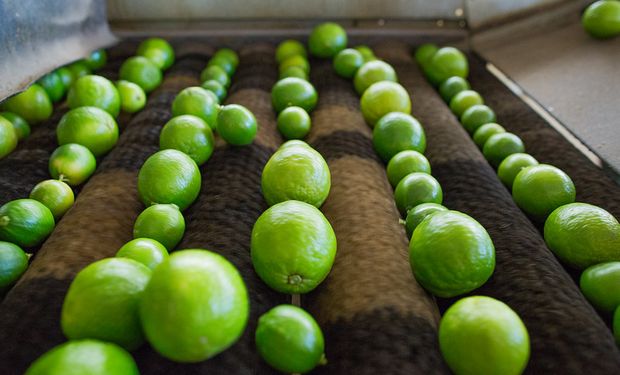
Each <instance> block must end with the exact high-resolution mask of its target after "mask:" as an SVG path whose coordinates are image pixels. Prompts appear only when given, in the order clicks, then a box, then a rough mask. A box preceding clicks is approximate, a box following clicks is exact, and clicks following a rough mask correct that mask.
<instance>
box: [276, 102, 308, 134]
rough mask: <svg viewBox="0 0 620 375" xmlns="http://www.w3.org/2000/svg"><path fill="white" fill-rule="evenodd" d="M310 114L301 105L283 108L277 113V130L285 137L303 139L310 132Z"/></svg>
mask: <svg viewBox="0 0 620 375" xmlns="http://www.w3.org/2000/svg"><path fill="white" fill-rule="evenodd" d="M311 125H312V121H311V120H310V115H309V114H308V112H306V111H305V110H304V109H303V108H301V107H288V108H285V109H284V110H283V111H282V112H280V114H279V115H278V130H279V131H280V134H282V136H284V138H286V139H303V138H305V137H306V135H308V133H309V132H310V127H311Z"/></svg>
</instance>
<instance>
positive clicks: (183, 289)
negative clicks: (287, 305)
mask: <svg viewBox="0 0 620 375" xmlns="http://www.w3.org/2000/svg"><path fill="white" fill-rule="evenodd" d="M248 315H249V302H248V292H247V290H246V287H245V284H244V283H243V279H242V278H241V276H240V275H239V271H237V269H236V268H235V266H233V265H232V264H231V263H230V262H229V261H227V260H226V259H225V258H224V257H222V256H221V255H218V254H215V253H213V252H210V251H206V250H182V251H177V252H176V253H174V254H172V255H171V256H170V257H169V258H168V259H166V260H165V261H164V262H163V263H162V264H160V265H159V266H157V268H155V270H154V271H153V276H152V277H151V282H150V283H149V285H148V286H147V288H146V290H145V291H144V295H143V297H142V301H141V303H140V318H141V320H142V326H143V327H144V333H145V334H146V337H147V340H148V341H149V343H150V344H151V346H152V347H153V348H155V350H156V351H157V352H159V354H161V355H163V356H164V357H166V358H169V359H171V360H173V361H177V362H200V361H204V360H206V359H208V358H210V357H213V356H214V355H216V354H218V353H220V352H222V351H224V350H226V349H227V348H228V347H230V346H231V345H232V344H234V343H235V342H236V341H237V340H238V339H239V337H240V336H241V335H242V334H243V331H244V329H245V326H246V324H247V321H248Z"/></svg>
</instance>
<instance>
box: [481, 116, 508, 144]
mask: <svg viewBox="0 0 620 375" xmlns="http://www.w3.org/2000/svg"><path fill="white" fill-rule="evenodd" d="M505 132H506V129H504V127H503V126H501V125H500V124H496V123H494V122H492V123H489V124H484V125H482V126H481V127H479V128H478V129H477V130H476V132H475V133H474V136H473V138H474V143H475V144H476V145H477V146H478V147H479V148H483V147H484V144H485V143H486V142H487V140H488V139H489V138H491V136H492V135H495V134H498V133H505Z"/></svg>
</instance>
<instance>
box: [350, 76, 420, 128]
mask: <svg viewBox="0 0 620 375" xmlns="http://www.w3.org/2000/svg"><path fill="white" fill-rule="evenodd" d="M360 107H361V110H362V115H363V116H364V120H366V123H367V124H369V125H370V126H371V127H374V126H375V124H376V123H377V121H378V120H379V119H380V118H382V117H383V116H385V115H387V114H388V113H390V112H402V113H405V114H409V113H411V99H410V98H409V93H407V90H405V88H404V87H402V86H401V85H399V84H398V83H396V82H389V81H382V82H377V83H375V84H373V85H372V86H370V87H369V88H368V89H366V91H364V95H362V98H361V99H360Z"/></svg>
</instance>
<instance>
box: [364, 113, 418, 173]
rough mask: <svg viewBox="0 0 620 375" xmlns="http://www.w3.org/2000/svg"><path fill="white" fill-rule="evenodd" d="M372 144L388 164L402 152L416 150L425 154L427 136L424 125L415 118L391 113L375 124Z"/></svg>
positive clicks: (404, 114)
mask: <svg viewBox="0 0 620 375" xmlns="http://www.w3.org/2000/svg"><path fill="white" fill-rule="evenodd" d="M372 143H373V146H374V149H375V151H376V152H377V154H379V156H380V157H381V159H383V161H385V162H388V161H389V160H390V159H392V157H393V156H394V155H396V154H398V153H399V152H401V151H405V150H414V151H418V152H420V153H424V151H425V150H426V135H425V134H424V129H423V128H422V125H420V123H419V122H418V120H416V119H415V118H414V117H413V116H411V115H408V114H406V113H401V112H391V113H388V114H387V115H385V116H383V117H381V118H380V119H379V121H377V123H376V124H375V127H374V129H373V131H372Z"/></svg>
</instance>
